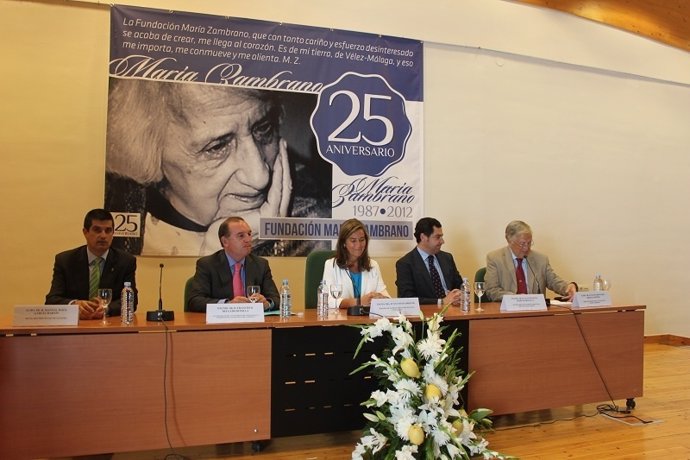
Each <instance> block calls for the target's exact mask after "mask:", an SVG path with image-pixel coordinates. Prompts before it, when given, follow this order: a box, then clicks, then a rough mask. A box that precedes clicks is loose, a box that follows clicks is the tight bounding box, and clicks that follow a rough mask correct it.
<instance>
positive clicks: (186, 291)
mask: <svg viewBox="0 0 690 460" xmlns="http://www.w3.org/2000/svg"><path fill="white" fill-rule="evenodd" d="M193 280H194V277H193V276H192V277H191V278H189V279H188V280H187V282H186V283H184V311H189V307H188V305H187V304H188V303H189V302H188V300H189V291H191V290H192V281H193Z"/></svg>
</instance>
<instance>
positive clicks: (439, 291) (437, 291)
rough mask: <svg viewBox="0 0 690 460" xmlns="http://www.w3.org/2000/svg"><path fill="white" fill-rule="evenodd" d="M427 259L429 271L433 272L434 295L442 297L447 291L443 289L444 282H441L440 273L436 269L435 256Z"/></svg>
mask: <svg viewBox="0 0 690 460" xmlns="http://www.w3.org/2000/svg"><path fill="white" fill-rule="evenodd" d="M426 260H427V262H429V273H430V274H431V284H432V286H433V287H434V295H435V296H436V297H437V298H439V299H442V298H444V297H445V296H446V293H445V291H444V290H443V284H441V276H440V275H439V274H438V270H436V266H435V265H434V256H429V257H427V259H426Z"/></svg>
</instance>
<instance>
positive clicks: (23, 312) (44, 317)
mask: <svg viewBox="0 0 690 460" xmlns="http://www.w3.org/2000/svg"><path fill="white" fill-rule="evenodd" d="M77 324H79V305H15V307H14V315H13V317H12V325H14V326H76V325H77Z"/></svg>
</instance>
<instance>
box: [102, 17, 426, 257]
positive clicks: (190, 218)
mask: <svg viewBox="0 0 690 460" xmlns="http://www.w3.org/2000/svg"><path fill="white" fill-rule="evenodd" d="M109 75H110V88H109V94H108V130H107V151H106V191H105V207H106V209H108V210H110V211H112V212H113V214H114V216H115V220H116V222H115V227H116V236H117V237H118V238H115V242H114V244H115V245H116V246H119V247H122V248H125V249H127V250H128V251H130V252H132V253H134V254H141V255H156V256H160V255H175V256H199V255H206V254H210V253H212V252H214V251H216V250H218V249H219V248H220V243H219V241H218V226H219V225H220V222H222V220H223V219H225V218H226V217H228V216H233V215H236V216H242V217H244V219H245V220H247V222H248V223H249V224H250V226H251V228H252V230H253V232H254V235H255V237H256V238H255V248H254V252H255V253H256V254H259V255H265V256H282V255H284V256H299V255H306V254H308V253H309V252H310V251H311V250H313V249H315V248H330V247H331V244H332V241H333V240H335V239H337V236H338V230H339V225H340V223H341V222H342V221H344V220H346V219H349V218H352V217H355V218H358V219H360V220H362V221H363V222H364V223H365V224H366V225H367V228H368V231H369V234H370V236H371V238H372V242H371V247H372V249H371V252H373V253H376V252H390V251H396V252H397V251H399V250H400V249H401V248H409V246H410V240H411V239H412V238H413V224H414V222H415V221H416V220H417V219H418V218H420V217H421V214H422V203H423V196H422V190H423V184H422V177H423V171H422V167H423V156H422V144H423V136H422V124H423V123H422V122H423V120H422V108H423V107H422V100H423V98H422V96H423V95H422V87H423V85H422V44H421V43H420V42H419V41H415V40H409V39H403V38H395V37H385V36H379V35H372V34H364V33H356V32H348V31H341V30H331V29H323V28H316V27H307V26H300V25H293V24H280V23H273V22H265V21H255V20H248V19H238V18H228V17H222V16H210V15H203V14H195V13H185V12H170V11H162V10H153V9H146V8H134V7H122V6H115V7H113V8H112V14H111V46H110V62H109Z"/></svg>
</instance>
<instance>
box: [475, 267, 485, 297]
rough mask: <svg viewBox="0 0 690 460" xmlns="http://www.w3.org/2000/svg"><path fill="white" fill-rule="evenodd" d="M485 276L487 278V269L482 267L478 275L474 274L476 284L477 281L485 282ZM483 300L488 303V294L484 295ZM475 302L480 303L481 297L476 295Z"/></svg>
mask: <svg viewBox="0 0 690 460" xmlns="http://www.w3.org/2000/svg"><path fill="white" fill-rule="evenodd" d="M485 276H486V267H482V268H480V269H479V270H477V273H475V274H474V282H475V283H476V282H477V281H484V277H485ZM482 300H484V301H485V302H486V301H487V300H486V293H484V295H483V296H482ZM474 301H475V302H476V303H478V302H479V297H477V295H476V294H475V295H474Z"/></svg>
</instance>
